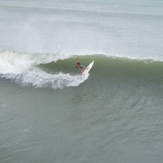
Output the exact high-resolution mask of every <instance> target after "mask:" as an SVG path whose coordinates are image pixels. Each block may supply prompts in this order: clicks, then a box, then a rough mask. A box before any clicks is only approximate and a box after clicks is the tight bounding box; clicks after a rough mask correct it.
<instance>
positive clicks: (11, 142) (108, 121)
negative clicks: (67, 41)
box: [0, 56, 163, 163]
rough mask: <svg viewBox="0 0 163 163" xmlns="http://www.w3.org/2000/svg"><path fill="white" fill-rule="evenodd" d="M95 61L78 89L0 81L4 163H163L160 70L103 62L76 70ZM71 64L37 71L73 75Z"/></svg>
mask: <svg viewBox="0 0 163 163" xmlns="http://www.w3.org/2000/svg"><path fill="white" fill-rule="evenodd" d="M88 58H89V59H88ZM92 59H94V60H95V66H94V68H93V69H92V71H91V74H90V76H89V78H88V80H86V81H85V82H84V83H82V84H81V85H80V86H78V87H69V88H63V89H56V90H54V89H52V88H34V87H32V86H30V85H29V86H22V85H21V84H16V83H15V82H14V81H11V80H6V79H1V80H0V112H1V114H0V162H1V163H11V162H12V163H19V162H20V163H29V162H30V163H36V162H39V163H45V162H46V163H52V162H55V163H67V162H71V163H76V162H78V163H79V162H81V163H86V162H93V163H95V162H96V163H99V162H103V163H104V162H106V163H108V162H116V163H122V162H124V163H126V162H128V163H129V162H132V163H137V162H141V163H143V162H151V163H153V162H157V163H161V162H162V159H163V156H162V153H163V144H162V141H163V128H162V124H163V119H162V114H163V109H162V108H163V107H162V106H163V100H162V97H163V75H162V69H163V63H162V62H150V61H136V60H128V59H121V58H119V59H113V58H106V57H103V56H97V57H95V56H89V57H88V56H87V57H86V56H85V57H83V58H81V62H82V63H84V64H87V63H89V62H90V60H92ZM73 60H74V58H70V59H68V60H64V61H60V62H57V63H49V64H43V65H39V66H38V67H40V68H41V69H43V70H44V71H47V72H49V73H55V72H56V71H58V70H62V69H64V70H65V68H66V70H65V71H69V72H71V73H72V74H73V73H74V74H75V73H78V72H77V70H75V69H74V67H73V65H72V64H71V63H72V62H73ZM65 63H66V64H65ZM63 65H65V67H64V66H63Z"/></svg>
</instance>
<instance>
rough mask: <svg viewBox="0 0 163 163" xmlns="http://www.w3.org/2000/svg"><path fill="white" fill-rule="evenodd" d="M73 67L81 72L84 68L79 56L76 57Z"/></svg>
mask: <svg viewBox="0 0 163 163" xmlns="http://www.w3.org/2000/svg"><path fill="white" fill-rule="evenodd" d="M75 67H76V68H77V69H78V70H79V71H80V72H81V73H82V72H83V71H84V70H85V66H83V65H81V63H80V61H79V57H77V58H76V64H75Z"/></svg>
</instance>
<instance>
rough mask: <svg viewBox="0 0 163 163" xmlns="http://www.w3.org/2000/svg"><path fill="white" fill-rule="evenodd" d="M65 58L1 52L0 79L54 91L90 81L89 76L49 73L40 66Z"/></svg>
mask: <svg viewBox="0 0 163 163" xmlns="http://www.w3.org/2000/svg"><path fill="white" fill-rule="evenodd" d="M63 58H64V57H62V58H61V57H57V56H52V55H50V54H46V55H44V54H41V55H40V54H39V55H37V54H25V53H17V52H11V51H3V52H0V77H1V78H5V79H11V80H14V81H15V82H16V83H20V84H22V85H31V86H34V87H37V88H44V87H50V88H54V89H57V88H64V87H76V86H79V85H80V84H81V83H83V82H84V81H85V80H87V79H88V77H89V74H87V75H81V74H79V73H76V74H71V73H63V72H55V73H48V72H46V71H44V70H42V69H41V68H40V67H39V65H40V64H48V63H51V62H56V61H57V60H59V59H63ZM65 58H66V57H65Z"/></svg>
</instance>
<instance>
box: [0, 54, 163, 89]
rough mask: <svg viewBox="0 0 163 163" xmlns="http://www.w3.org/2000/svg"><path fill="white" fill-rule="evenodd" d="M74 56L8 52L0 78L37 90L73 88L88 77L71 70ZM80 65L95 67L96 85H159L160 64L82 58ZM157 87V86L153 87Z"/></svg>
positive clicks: (0, 63)
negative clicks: (105, 83)
mask: <svg viewBox="0 0 163 163" xmlns="http://www.w3.org/2000/svg"><path fill="white" fill-rule="evenodd" d="M75 58H76V56H72V55H69V57H68V56H64V57H63V55H59V54H56V55H55V54H30V53H17V52H11V51H4V52H0V77H1V78H5V79H10V80H14V81H15V82H16V83H19V84H21V85H24V86H25V85H31V86H33V87H39V88H45V87H49V88H53V89H57V88H64V87H76V86H79V85H80V84H81V83H83V82H84V81H86V80H87V79H88V77H89V74H88V75H81V74H80V73H79V72H78V71H77V70H76V69H75V67H74V64H75ZM80 60H81V63H82V64H84V65H88V64H89V63H90V62H91V61H92V60H94V61H95V65H94V67H93V69H92V70H91V74H92V75H93V78H92V79H91V80H93V81H96V80H98V79H99V78H100V79H105V80H108V81H110V80H112V79H114V80H117V81H122V82H123V81H124V80H126V82H128V81H131V80H134V82H135V83H137V84H138V83H139V82H143V81H144V82H145V81H146V82H147V83H149V82H150V83H151V82H152V80H154V81H155V82H156V81H157V82H161V81H162V77H161V76H162V69H163V62H161V61H152V60H134V59H128V58H118V57H107V56H106V55H82V56H80ZM155 84H156V83H155Z"/></svg>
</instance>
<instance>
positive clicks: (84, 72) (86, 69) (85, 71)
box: [82, 61, 94, 75]
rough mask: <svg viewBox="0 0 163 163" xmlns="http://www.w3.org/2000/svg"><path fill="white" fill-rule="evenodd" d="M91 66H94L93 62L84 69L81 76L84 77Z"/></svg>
mask: <svg viewBox="0 0 163 163" xmlns="http://www.w3.org/2000/svg"><path fill="white" fill-rule="evenodd" d="M93 65H94V61H92V62H91V63H90V64H89V65H88V66H87V67H86V68H85V69H84V71H83V72H82V74H83V75H84V74H88V73H89V71H90V70H91V69H92V67H93Z"/></svg>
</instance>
